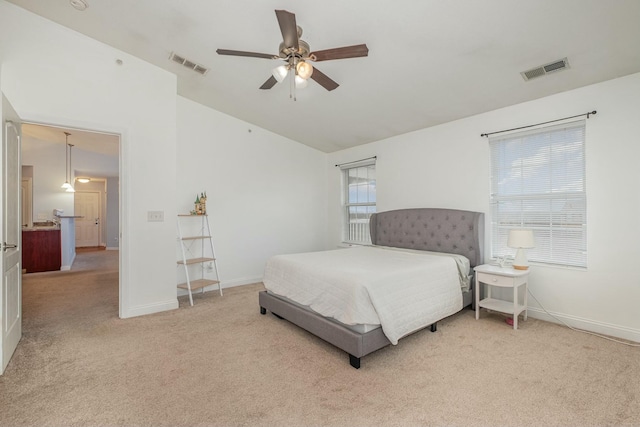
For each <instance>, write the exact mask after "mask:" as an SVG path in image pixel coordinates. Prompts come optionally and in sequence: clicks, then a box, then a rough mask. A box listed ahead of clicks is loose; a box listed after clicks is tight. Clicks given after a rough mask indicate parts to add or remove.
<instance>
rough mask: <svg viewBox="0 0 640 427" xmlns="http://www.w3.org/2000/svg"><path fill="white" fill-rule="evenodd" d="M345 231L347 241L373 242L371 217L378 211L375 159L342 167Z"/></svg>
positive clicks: (344, 238) (344, 235) (344, 237)
mask: <svg viewBox="0 0 640 427" xmlns="http://www.w3.org/2000/svg"><path fill="white" fill-rule="evenodd" d="M342 178H343V179H342V181H343V185H344V190H343V194H344V204H343V206H344V222H343V223H344V232H343V240H344V241H345V242H347V243H357V244H371V235H370V234H369V217H370V216H371V214H372V213H375V212H376V165H375V160H374V161H369V162H365V163H362V162H361V163H357V164H354V165H350V166H349V167H345V166H343V167H342Z"/></svg>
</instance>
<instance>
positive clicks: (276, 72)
mask: <svg viewBox="0 0 640 427" xmlns="http://www.w3.org/2000/svg"><path fill="white" fill-rule="evenodd" d="M271 74H273V77H275V78H276V80H277V81H278V83H281V82H282V81H283V80H284V78H285V77H287V74H289V69H288V68H287V67H286V66H285V65H281V66H279V67H276V68H274V69H273V70H271Z"/></svg>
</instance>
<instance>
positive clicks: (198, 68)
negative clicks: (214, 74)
mask: <svg viewBox="0 0 640 427" xmlns="http://www.w3.org/2000/svg"><path fill="white" fill-rule="evenodd" d="M169 59H170V60H172V61H173V62H177V63H178V64H180V65H182V66H184V67H187V68H188V69H190V70H193V71H195V72H196V73H198V74H202V75H205V74H206V73H207V71H209V69H208V68H206V67H204V66H202V65H199V64H196V63H195V62H193V61H189V60H188V59H186V58H183V57H182V56H180V55H178V54H176V53H174V52H172V53H171V56H170V57H169Z"/></svg>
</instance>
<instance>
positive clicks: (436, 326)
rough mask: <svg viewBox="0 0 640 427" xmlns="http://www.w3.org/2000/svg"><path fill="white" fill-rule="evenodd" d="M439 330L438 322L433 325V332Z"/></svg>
mask: <svg viewBox="0 0 640 427" xmlns="http://www.w3.org/2000/svg"><path fill="white" fill-rule="evenodd" d="M437 330H438V322H436V323H434V324H432V325H431V332H436V331H437Z"/></svg>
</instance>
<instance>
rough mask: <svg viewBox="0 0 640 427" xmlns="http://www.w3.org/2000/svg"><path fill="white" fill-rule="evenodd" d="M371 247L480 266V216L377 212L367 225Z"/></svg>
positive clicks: (453, 212) (418, 210)
mask: <svg viewBox="0 0 640 427" xmlns="http://www.w3.org/2000/svg"><path fill="white" fill-rule="evenodd" d="M369 231H370V232H371V243H373V244H374V245H380V246H393V247H396V248H406V249H419V250H423V251H433V252H447V253H454V254H459V255H464V256H466V257H467V258H468V259H469V261H470V262H471V267H475V266H476V265H480V264H482V263H483V262H484V213H482V212H472V211H461V210H457V209H438V208H415V209H398V210H393V211H386V212H378V213H375V214H372V215H371V219H370V221H369Z"/></svg>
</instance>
